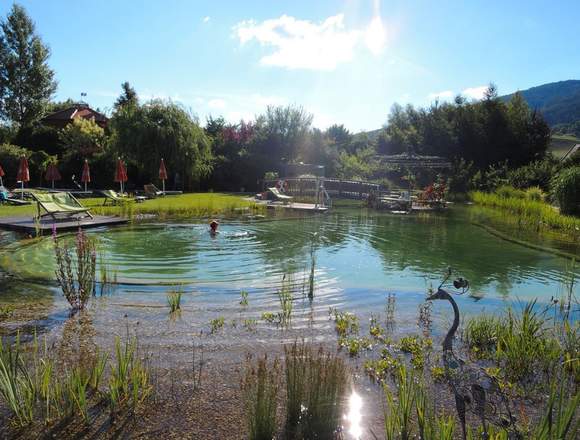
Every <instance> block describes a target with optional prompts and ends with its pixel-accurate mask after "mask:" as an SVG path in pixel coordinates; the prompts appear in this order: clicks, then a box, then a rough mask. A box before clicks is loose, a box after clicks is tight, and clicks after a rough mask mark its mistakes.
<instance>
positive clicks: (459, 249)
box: [369, 215, 541, 294]
mask: <svg viewBox="0 0 580 440" xmlns="http://www.w3.org/2000/svg"><path fill="white" fill-rule="evenodd" d="M369 243H370V244H371V245H372V246H373V248H375V249H376V250H377V251H378V252H379V253H380V255H381V256H382V258H383V261H384V264H385V266H386V270H404V269H407V268H410V269H413V270H416V271H418V272H423V273H426V274H427V275H428V276H430V275H434V276H437V274H440V273H443V272H444V271H445V270H446V268H447V267H449V266H451V267H452V268H453V269H454V271H455V272H456V273H458V274H461V275H462V276H464V277H466V278H468V279H469V281H470V282H471V285H472V287H473V288H476V289H477V288H482V287H485V286H488V285H489V284H491V283H496V286H495V287H496V289H497V290H498V292H500V293H502V294H507V293H508V292H509V291H510V290H511V287H512V283H513V282H514V281H515V280H517V279H518V278H521V277H522V276H524V275H525V273H526V271H530V270H533V268H535V267H537V266H538V264H539V263H540V260H541V255H540V254H539V253H535V252H529V251H528V250H527V249H525V248H519V247H517V246H513V245H509V244H506V243H505V242H502V241H500V240H497V239H494V238H493V237H491V236H489V235H488V234H487V233H486V232H485V231H483V230H482V229H480V228H476V227H474V226H472V225H470V224H468V223H466V222H465V221H464V220H463V219H461V218H456V217H454V216H453V215H417V216H413V217H407V216H405V217H395V216H385V215H382V216H377V219H376V222H375V225H374V231H372V233H371V234H370V235H369Z"/></svg>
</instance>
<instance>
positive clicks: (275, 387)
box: [242, 355, 280, 440]
mask: <svg viewBox="0 0 580 440" xmlns="http://www.w3.org/2000/svg"><path fill="white" fill-rule="evenodd" d="M279 389H280V371H279V361H278V359H274V362H272V364H271V365H269V363H268V357H267V356H266V355H264V357H263V358H259V359H258V362H257V365H249V366H248V367H247V369H246V374H245V377H244V378H243V380H242V390H243V392H244V403H245V408H246V423H247V427H248V438H249V439H250V440H271V439H272V438H274V435H275V433H276V429H277V424H276V423H277V422H276V411H277V399H278V393H279Z"/></svg>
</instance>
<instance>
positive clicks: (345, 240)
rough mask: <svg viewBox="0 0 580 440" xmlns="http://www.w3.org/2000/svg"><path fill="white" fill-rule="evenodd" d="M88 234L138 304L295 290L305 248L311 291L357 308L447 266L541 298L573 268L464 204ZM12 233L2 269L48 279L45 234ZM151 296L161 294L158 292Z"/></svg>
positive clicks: (497, 287)
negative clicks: (487, 226)
mask: <svg viewBox="0 0 580 440" xmlns="http://www.w3.org/2000/svg"><path fill="white" fill-rule="evenodd" d="M89 235H90V236H92V237H94V238H95V239H96V240H97V243H98V244H97V246H98V252H99V258H98V260H99V263H101V264H103V265H105V266H106V267H107V269H108V271H109V276H110V277H112V276H116V277H117V280H118V282H119V283H120V284H121V287H120V288H119V289H117V294H118V295H121V296H123V295H125V294H126V295H133V299H134V300H135V301H139V300H140V299H143V298H141V297H146V298H147V299H148V300H155V295H156V292H161V291H162V292H165V291H166V290H167V287H166V285H168V284H169V285H171V284H184V285H188V286H195V288H196V289H199V290H200V291H202V292H204V293H205V294H206V295H208V298H209V299H210V300H211V298H212V296H211V295H212V292H213V293H214V294H215V295H216V297H217V294H218V293H220V292H221V293H223V292H228V291H231V292H237V293H239V291H240V290H241V289H244V290H250V291H253V292H256V295H263V296H268V295H269V294H272V293H275V292H276V291H277V290H278V289H279V288H280V284H281V282H282V279H283V277H284V276H286V278H287V279H289V280H291V282H292V283H293V284H295V285H296V286H298V287H297V288H298V289H300V286H301V285H302V286H303V287H305V286H304V284H305V282H306V279H307V278H308V275H309V271H310V265H311V258H312V255H314V256H315V262H316V263H315V280H316V291H317V296H318V297H319V298H323V299H326V300H330V299H332V298H335V299H336V298H339V299H340V300H341V302H346V303H351V304H352V305H356V306H357V307H365V306H368V307H371V308H372V307H373V306H374V301H373V300H372V296H373V295H374V294H375V293H377V292H379V293H380V294H381V295H384V294H385V293H386V292H401V293H404V292H407V293H409V294H421V295H424V293H425V291H426V289H427V288H428V287H429V286H430V285H435V286H436V285H438V283H439V280H440V279H441V276H442V274H443V273H444V272H445V271H446V268H447V267H452V268H453V271H454V273H455V274H456V275H461V276H463V277H466V278H467V279H468V280H469V281H470V283H471V291H472V292H474V293H476V294H477V295H478V296H481V297H483V299H484V300H490V301H491V300H493V301H497V300H506V299H507V300H513V299H519V300H528V299H532V298H539V300H540V301H547V300H549V299H550V298H551V297H552V296H559V295H560V294H561V291H562V284H563V282H564V280H565V279H566V277H567V276H569V275H570V271H569V270H568V268H569V267H570V266H571V264H570V261H569V260H568V259H566V258H562V257H559V256H557V255H553V254H551V253H547V252H542V251H539V250H534V249H530V248H527V247H524V246H521V245H518V244H514V243H510V242H509V241H505V240H502V239H501V238H498V237H496V236H494V235H492V234H490V233H489V232H487V231H486V230H484V229H482V228H481V227H478V226H475V225H473V224H471V223H470V222H469V221H468V215H467V212H466V210H465V209H456V210H451V211H450V212H446V213H442V214H416V215H406V216H397V215H391V214H381V213H376V212H371V211H366V210H360V209H347V208H339V209H335V210H334V211H333V212H331V213H328V214H326V215H315V216H304V217H298V218H296V217H292V218H274V219H261V220H239V221H229V222H228V221H225V222H223V223H222V225H221V227H220V233H219V234H218V235H217V236H215V237H212V236H211V235H210V234H209V233H208V228H207V225H206V224H205V223H204V224H200V223H187V222H181V223H162V224H159V223H141V224H137V225H130V226H125V227H115V228H110V229H95V230H91V231H89ZM16 238H18V237H16V236H14V235H13V234H12V235H10V234H7V233H5V235H4V237H3V241H2V242H1V244H2V250H1V251H0V267H1V268H2V269H3V270H4V271H5V272H8V273H10V274H12V275H14V276H15V277H17V278H19V279H22V280H29V281H35V282H36V283H38V282H40V283H41V284H46V282H48V284H50V281H51V280H53V279H54V268H55V267H54V255H53V252H54V251H53V244H52V239H51V238H50V237H47V238H44V239H41V240H35V241H32V240H30V241H17V240H16ZM69 239H70V240H72V239H73V236H72V235H71V236H69ZM98 272H99V270H97V273H98ZM576 273H578V272H576ZM13 290H14V289H13ZM17 290H18V289H16V290H15V293H17ZM136 292H140V294H139V293H136ZM158 296H159V298H158V300H159V301H160V302H164V301H165V295H164V294H163V295H158Z"/></svg>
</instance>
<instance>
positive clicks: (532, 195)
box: [526, 186, 546, 202]
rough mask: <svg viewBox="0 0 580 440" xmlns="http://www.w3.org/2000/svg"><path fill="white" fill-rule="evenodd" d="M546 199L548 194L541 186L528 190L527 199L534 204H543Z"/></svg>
mask: <svg viewBox="0 0 580 440" xmlns="http://www.w3.org/2000/svg"><path fill="white" fill-rule="evenodd" d="M545 198H546V194H545V193H544V191H542V188H540V187H539V186H532V187H531V188H528V189H526V199H528V200H532V201H534V202H542V201H544V200H545Z"/></svg>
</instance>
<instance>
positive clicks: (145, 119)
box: [109, 100, 212, 190]
mask: <svg viewBox="0 0 580 440" xmlns="http://www.w3.org/2000/svg"><path fill="white" fill-rule="evenodd" d="M109 124H110V127H111V130H112V147H113V151H115V152H116V153H117V154H119V155H120V156H122V157H124V158H126V159H127V161H128V162H129V165H130V166H132V167H133V168H134V170H135V171H136V172H137V173H138V176H136V178H137V180H140V181H142V182H145V181H156V180H157V179H158V177H157V176H158V171H159V162H160V160H161V158H164V159H165V163H166V166H167V168H168V171H169V173H170V174H171V175H172V177H173V179H171V178H170V180H173V181H174V183H175V184H176V185H177V184H178V185H179V186H180V187H183V188H184V189H186V190H191V189H193V188H194V185H197V184H198V183H199V181H200V180H201V179H202V178H204V177H207V176H208V175H209V173H210V172H211V169H212V154H211V145H210V140H209V138H208V137H207V136H206V134H205V133H204V131H203V129H202V128H201V127H200V126H199V125H198V124H197V123H196V122H195V121H194V120H193V119H192V118H191V116H190V115H189V114H188V113H187V112H186V111H185V110H184V109H183V108H182V107H180V106H179V105H177V104H175V103H173V102H165V101H162V100H153V101H151V102H149V103H147V104H144V105H136V106H123V107H119V108H118V109H117V110H116V111H115V113H114V114H113V117H112V118H111V120H110V122H109Z"/></svg>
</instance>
